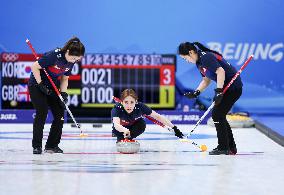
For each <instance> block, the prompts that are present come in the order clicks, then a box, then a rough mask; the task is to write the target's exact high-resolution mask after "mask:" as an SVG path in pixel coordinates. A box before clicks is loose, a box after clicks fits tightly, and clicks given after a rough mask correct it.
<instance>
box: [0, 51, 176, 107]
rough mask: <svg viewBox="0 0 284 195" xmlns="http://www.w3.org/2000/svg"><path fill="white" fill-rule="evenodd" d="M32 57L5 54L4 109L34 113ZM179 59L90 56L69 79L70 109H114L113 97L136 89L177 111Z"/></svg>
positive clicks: (146, 100)
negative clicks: (28, 110) (177, 60)
mask: <svg viewBox="0 0 284 195" xmlns="http://www.w3.org/2000/svg"><path fill="white" fill-rule="evenodd" d="M33 62H34V57H33V55H32V54H17V53H2V54H1V74H2V82H1V83H2V91H1V96H2V98H1V101H2V102H1V103H2V109H30V108H32V104H31V102H30V97H29V92H28V87H27V83H28V80H29V75H30V72H31V68H30V66H31V65H32V64H33ZM175 70H176V56H175V55H158V54H86V55H85V56H84V58H83V59H82V61H81V62H80V63H76V64H75V65H74V67H73V69H72V75H71V76H70V77H69V86H68V94H69V97H68V98H69V99H68V105H69V106H70V108H71V109H73V110H76V109H79V110H82V109H83V110H89V109H94V108H111V107H113V99H112V97H113V96H116V97H119V96H120V93H121V92H122V91H123V90H124V89H126V88H132V89H134V90H135V91H136V92H137V94H138V97H139V101H141V102H144V103H146V104H147V105H149V106H150V107H152V108H174V107H175Z"/></svg>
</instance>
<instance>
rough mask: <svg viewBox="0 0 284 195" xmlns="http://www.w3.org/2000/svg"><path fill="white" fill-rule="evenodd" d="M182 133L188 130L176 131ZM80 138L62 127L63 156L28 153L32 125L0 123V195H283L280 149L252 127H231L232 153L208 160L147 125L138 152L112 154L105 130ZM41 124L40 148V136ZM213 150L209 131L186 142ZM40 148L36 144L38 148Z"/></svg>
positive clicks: (213, 138)
mask: <svg viewBox="0 0 284 195" xmlns="http://www.w3.org/2000/svg"><path fill="white" fill-rule="evenodd" d="M179 127H180V129H181V130H182V131H183V132H189V131H190V128H192V126H189V125H180V126H179ZM82 129H83V130H86V132H87V133H88V135H89V136H88V137H87V138H80V137H79V136H78V135H79V132H78V130H77V129H76V128H72V127H71V126H70V125H69V124H67V125H65V126H64V133H63V139H62V141H61V143H60V145H59V146H60V147H61V148H62V149H63V150H64V154H42V155H33V154H32V147H31V138H32V131H31V130H32V125H30V124H29V125H27V124H19V125H8V124H1V125H0V194H1V195H8V194H9V195H11V194H29V195H33V194H34V195H38V194H40V195H45V194H47V195H51V194H56V195H65V194H68V195H73V194H74V195H75V194H76V195H77V194H99V195H101V194H112V195H113V194H123V195H128V194H131V195H149V194H151V195H152V194H153V195H157V194H161V195H169V194H176V195H178V194H196V195H197V194H198V195H199V194H214V195H215V194H216V195H228V194H230V195H232V194H233V195H234V194H258V195H259V194H265V195H266V194H270V195H271V194H283V193H284V188H283V185H284V164H283V162H284V148H283V147H281V146H280V145H278V144H276V143H274V142H273V141H271V140H270V139H269V138H267V137H266V136H265V135H263V134H261V133H260V132H258V131H257V130H256V129H254V128H248V129H233V132H234V135H235V139H236V143H237V147H238V151H239V153H238V155H235V156H224V155H222V156H210V155H208V153H207V152H200V151H199V149H198V148H196V147H194V146H193V145H191V144H188V143H182V142H179V141H178V140H176V139H175V137H174V136H173V135H172V134H171V133H170V132H168V131H166V130H164V129H162V128H161V127H158V126H156V125H147V128H146V132H145V134H143V135H142V136H141V137H139V138H140V139H138V141H139V142H140V144H141V152H139V153H138V154H118V153H117V152H116V148H115V138H112V137H111V125H110V124H104V125H103V126H102V127H101V128H93V127H92V125H91V124H83V125H82ZM48 130H49V126H48V125H47V126H46V128H45V133H44V138H45V139H44V143H45V141H46V136H47V134H48ZM192 138H194V139H193V140H194V141H195V142H197V143H199V144H206V145H207V147H208V149H209V150H211V149H213V148H214V147H215V146H216V144H217V138H216V132H215V130H214V128H212V127H209V126H200V127H198V128H197V130H196V131H195V134H194V135H193V136H192ZM43 146H44V145H43Z"/></svg>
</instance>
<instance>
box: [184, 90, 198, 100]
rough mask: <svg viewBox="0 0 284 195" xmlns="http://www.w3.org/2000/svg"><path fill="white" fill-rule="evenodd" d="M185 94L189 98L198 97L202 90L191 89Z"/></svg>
mask: <svg viewBox="0 0 284 195" xmlns="http://www.w3.org/2000/svg"><path fill="white" fill-rule="evenodd" d="M184 95H185V96H186V97H187V98H189V99H193V98H197V96H199V95H200V91H199V90H195V91H190V92H187V93H185V94H184Z"/></svg>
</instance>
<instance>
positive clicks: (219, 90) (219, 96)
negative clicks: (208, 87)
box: [213, 88, 223, 106]
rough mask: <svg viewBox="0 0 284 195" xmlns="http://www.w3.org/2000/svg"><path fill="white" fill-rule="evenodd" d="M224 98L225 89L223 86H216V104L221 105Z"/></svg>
mask: <svg viewBox="0 0 284 195" xmlns="http://www.w3.org/2000/svg"><path fill="white" fill-rule="evenodd" d="M222 99H223V89H222V88H216V89H215V96H214V99H213V100H214V101H215V105H216V106H217V105H219V104H220V103H221V101H222Z"/></svg>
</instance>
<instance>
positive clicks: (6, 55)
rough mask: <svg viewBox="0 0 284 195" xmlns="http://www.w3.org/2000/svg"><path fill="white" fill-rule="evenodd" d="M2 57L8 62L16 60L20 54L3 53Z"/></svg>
mask: <svg viewBox="0 0 284 195" xmlns="http://www.w3.org/2000/svg"><path fill="white" fill-rule="evenodd" d="M2 59H3V60H5V61H6V62H15V61H17V60H18V59H19V55H18V54H16V53H3V54H2Z"/></svg>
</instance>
